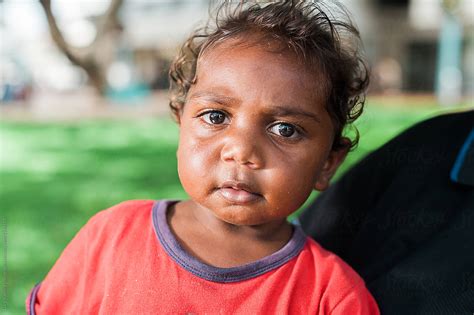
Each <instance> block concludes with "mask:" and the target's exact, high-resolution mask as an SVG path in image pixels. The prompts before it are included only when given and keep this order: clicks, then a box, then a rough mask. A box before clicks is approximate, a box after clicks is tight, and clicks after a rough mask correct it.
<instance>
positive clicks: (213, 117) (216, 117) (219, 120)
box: [200, 110, 229, 125]
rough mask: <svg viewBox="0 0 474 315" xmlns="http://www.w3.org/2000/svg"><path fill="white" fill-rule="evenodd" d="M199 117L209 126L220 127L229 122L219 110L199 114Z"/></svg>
mask: <svg viewBox="0 0 474 315" xmlns="http://www.w3.org/2000/svg"><path fill="white" fill-rule="evenodd" d="M200 117H202V119H203V120H204V121H205V122H206V123H208V124H210V125H221V124H223V123H228V122H229V118H228V117H227V115H226V113H224V112H221V111H219V110H211V111H207V112H205V113H203V114H201V115H200Z"/></svg>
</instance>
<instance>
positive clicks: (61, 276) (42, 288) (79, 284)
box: [26, 212, 105, 315]
mask: <svg viewBox="0 0 474 315" xmlns="http://www.w3.org/2000/svg"><path fill="white" fill-rule="evenodd" d="M104 213H105V212H101V213H99V214H97V215H95V216H94V217H93V218H92V219H90V220H89V222H88V223H87V224H86V225H85V226H84V227H83V228H82V229H81V230H80V231H79V232H78V233H77V234H76V236H75V237H74V238H73V239H72V241H71V242H70V243H69V244H68V245H67V247H66V248H65V249H64V251H63V252H62V254H61V256H60V257H59V259H58V260H57V261H56V263H55V264H54V266H53V268H52V269H51V270H50V271H49V273H48V275H47V276H46V278H45V279H44V281H42V282H41V284H40V285H37V286H35V288H34V289H33V290H32V292H31V293H30V294H29V296H28V297H27V300H26V310H27V314H29V315H33V314H72V313H73V312H72V310H74V312H75V313H77V311H78V310H79V314H80V313H82V312H81V311H80V310H84V309H86V308H87V309H91V308H90V307H91V305H90V303H91V301H93V299H94V296H97V294H98V293H99V291H100V288H101V281H100V279H96V278H95V277H94V275H93V273H92V272H91V270H94V269H95V268H97V261H98V259H96V258H97V253H98V251H99V250H100V248H98V244H100V242H101V240H100V239H101V237H100V234H101V231H100V229H101V228H100V222H101V221H102V218H103V217H104ZM92 283H93V284H94V285H93V286H92V285H91V284H92ZM102 283H103V282H102Z"/></svg>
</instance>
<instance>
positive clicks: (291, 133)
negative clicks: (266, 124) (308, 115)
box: [269, 123, 300, 138]
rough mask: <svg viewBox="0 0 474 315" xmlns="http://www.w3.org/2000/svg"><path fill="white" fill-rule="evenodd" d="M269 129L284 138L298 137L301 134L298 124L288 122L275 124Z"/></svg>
mask: <svg viewBox="0 0 474 315" xmlns="http://www.w3.org/2000/svg"><path fill="white" fill-rule="evenodd" d="M269 131H270V132H271V133H274V134H276V135H278V136H280V137H284V138H297V137H299V136H300V133H299V132H298V130H297V128H296V126H294V125H292V124H288V123H277V124H274V125H273V126H271V127H270V128H269Z"/></svg>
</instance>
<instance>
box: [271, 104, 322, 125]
mask: <svg viewBox="0 0 474 315" xmlns="http://www.w3.org/2000/svg"><path fill="white" fill-rule="evenodd" d="M270 114H272V115H274V116H284V117H285V116H299V117H305V118H310V119H312V120H314V121H316V122H317V123H321V119H319V117H318V116H317V115H316V114H314V113H311V112H307V111H305V110H303V109H299V108H294V107H286V106H275V107H272V108H271V110H270Z"/></svg>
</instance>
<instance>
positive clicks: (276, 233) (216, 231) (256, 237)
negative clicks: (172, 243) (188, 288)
mask: <svg viewBox="0 0 474 315" xmlns="http://www.w3.org/2000/svg"><path fill="white" fill-rule="evenodd" d="M167 217H168V222H169V225H170V228H171V230H172V231H173V233H174V235H175V237H176V239H177V240H178V241H179V243H180V244H181V246H182V247H183V248H184V249H185V250H186V251H187V252H188V253H190V254H192V255H193V256H195V257H196V258H198V259H199V260H201V261H203V262H205V263H207V264H209V265H212V266H215V267H221V268H230V267H236V266H240V265H244V264H247V263H250V262H253V261H256V260H258V259H261V258H263V257H266V256H268V255H271V254H273V253H274V252H276V251H278V250H279V249H281V248H282V247H283V246H284V245H285V244H286V243H287V242H288V241H289V239H290V238H291V235H292V227H291V225H290V224H289V223H288V222H287V221H286V220H281V221H278V222H272V223H267V224H262V225H256V226H237V225H233V224H229V223H227V222H224V221H222V220H220V219H218V218H216V217H215V216H214V215H213V214H212V213H210V212H205V211H198V210H197V208H196V207H193V203H192V202H190V201H185V202H180V203H177V204H175V205H174V206H173V207H171V208H170V209H169V211H168V214H167Z"/></svg>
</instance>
